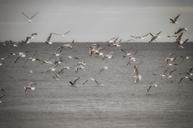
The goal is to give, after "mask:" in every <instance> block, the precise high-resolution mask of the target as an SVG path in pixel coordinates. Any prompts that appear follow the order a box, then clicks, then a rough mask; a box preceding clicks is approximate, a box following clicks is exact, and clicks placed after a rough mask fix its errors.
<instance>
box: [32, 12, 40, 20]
mask: <svg viewBox="0 0 193 128" xmlns="http://www.w3.org/2000/svg"><path fill="white" fill-rule="evenodd" d="M37 15H38V12H36V13H35V14H34V15H32V16H31V17H30V19H33V18H34V17H35V16H37Z"/></svg>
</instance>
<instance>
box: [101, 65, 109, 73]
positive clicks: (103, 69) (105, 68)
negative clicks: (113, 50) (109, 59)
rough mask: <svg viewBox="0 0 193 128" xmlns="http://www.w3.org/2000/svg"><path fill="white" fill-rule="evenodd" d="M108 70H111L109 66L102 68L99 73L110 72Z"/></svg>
mask: <svg viewBox="0 0 193 128" xmlns="http://www.w3.org/2000/svg"><path fill="white" fill-rule="evenodd" d="M108 69H109V67H108V66H104V67H102V68H101V69H100V70H99V73H102V72H103V71H105V70H108Z"/></svg>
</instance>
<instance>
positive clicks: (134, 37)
mask: <svg viewBox="0 0 193 128" xmlns="http://www.w3.org/2000/svg"><path fill="white" fill-rule="evenodd" d="M148 35H149V33H148V34H145V35H142V36H134V35H131V36H130V37H132V38H133V39H142V40H143V39H145V37H147V36H148Z"/></svg>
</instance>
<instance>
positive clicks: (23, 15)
mask: <svg viewBox="0 0 193 128" xmlns="http://www.w3.org/2000/svg"><path fill="white" fill-rule="evenodd" d="M22 15H23V16H24V17H26V18H27V19H30V17H29V16H28V15H26V14H25V13H24V12H22Z"/></svg>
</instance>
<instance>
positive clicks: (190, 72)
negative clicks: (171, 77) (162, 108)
mask: <svg viewBox="0 0 193 128" xmlns="http://www.w3.org/2000/svg"><path fill="white" fill-rule="evenodd" d="M192 77H193V67H191V68H190V69H189V70H188V71H187V72H185V75H184V76H183V77H182V78H180V80H179V82H178V84H181V83H182V82H183V81H184V80H185V79H189V80H190V81H193V78H192Z"/></svg>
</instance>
